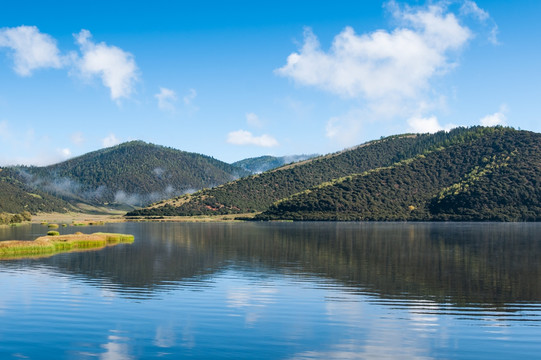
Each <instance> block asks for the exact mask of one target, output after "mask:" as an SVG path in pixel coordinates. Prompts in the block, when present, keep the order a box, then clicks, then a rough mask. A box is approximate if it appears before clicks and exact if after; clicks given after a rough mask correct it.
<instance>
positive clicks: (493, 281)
mask: <svg viewBox="0 0 541 360" xmlns="http://www.w3.org/2000/svg"><path fill="white" fill-rule="evenodd" d="M132 229H133V230H134V232H133V233H134V234H135V235H136V243H135V244H133V245H127V246H119V247H115V248H111V249H105V250H103V251H100V252H95V253H84V254H66V255H60V256H55V257H52V258H50V259H46V260H43V262H44V263H47V264H49V265H52V266H54V267H56V268H59V269H60V270H61V271H63V272H69V273H75V274H78V275H83V276H85V277H88V278H90V279H91V280H99V279H102V280H106V281H108V282H112V283H113V284H116V285H118V286H120V287H122V288H125V290H129V289H132V290H137V289H147V290H152V289H155V288H156V287H161V286H162V285H170V284H171V282H175V283H177V284H182V283H190V282H194V281H199V280H202V279H209V278H211V277H212V275H213V274H215V273H216V272H219V271H222V270H223V269H226V268H228V267H231V266H235V269H238V270H241V271H246V272H252V273H254V274H257V275H266V274H268V273H284V274H291V275H295V276H300V277H302V276H305V275H307V276H311V277H313V276H318V277H322V278H327V279H330V280H331V281H338V282H341V283H343V284H345V285H347V286H349V287H352V288H359V290H360V291H365V292H372V293H376V294H379V295H381V296H383V297H397V296H404V297H406V298H411V297H420V298H430V299H433V300H436V301H449V302H454V303H458V304H465V303H468V304H476V303H477V304H504V303H510V302H519V301H520V302H528V301H530V302H539V301H541V287H540V286H539V284H540V283H541V262H539V261H538V259H539V256H540V255H541V241H537V240H535V239H536V233H537V232H538V230H539V226H538V225H536V224H456V223H454V224H422V223H420V224H415V223H414V224H411V223H400V224H398V223H385V224H383V223H379V224H378V223H299V224H297V223H294V224H277V223H263V224H253V223H249V224H162V223H155V224H132V227H131V228H130V230H132Z"/></svg>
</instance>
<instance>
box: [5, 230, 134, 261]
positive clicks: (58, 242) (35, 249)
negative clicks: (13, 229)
mask: <svg viewBox="0 0 541 360" xmlns="http://www.w3.org/2000/svg"><path fill="white" fill-rule="evenodd" d="M133 241H134V237H133V235H126V234H113V233H94V234H82V233H77V234H73V235H52V236H42V237H39V238H37V239H36V240H34V241H20V240H8V241H0V259H13V258H23V257H34V256H42V255H54V254H57V253H60V252H66V251H80V250H89V249H101V248H103V247H105V246H109V245H115V244H119V243H132V242H133Z"/></svg>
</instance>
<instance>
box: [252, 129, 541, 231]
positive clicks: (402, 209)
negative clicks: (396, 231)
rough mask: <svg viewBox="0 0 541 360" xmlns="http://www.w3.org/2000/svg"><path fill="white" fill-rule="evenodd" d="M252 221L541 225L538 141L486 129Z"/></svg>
mask: <svg viewBox="0 0 541 360" xmlns="http://www.w3.org/2000/svg"><path fill="white" fill-rule="evenodd" d="M256 218H257V219H260V220H274V219H292V220H377V221H402V220H462V221H467V220H482V221H484V220H492V221H541V135H540V134H536V133H531V132H525V131H520V132H518V131H512V130H509V129H494V130H493V131H492V132H491V133H487V134H485V135H484V136H483V137H480V138H477V139H474V140H471V141H466V142H464V143H461V144H457V145H451V146H447V147H444V148H442V149H437V150H434V151H431V152H429V153H427V154H425V155H419V156H417V157H415V158H412V159H409V160H406V161H403V162H400V163H397V164H394V165H393V166H390V167H385V168H379V169H374V170H372V171H369V172H366V173H363V174H359V175H353V176H349V177H347V178H344V179H340V180H337V181H335V182H333V183H331V184H327V185H324V186H320V187H315V188H312V189H310V190H308V191H305V192H303V193H300V194H298V195H295V196H293V197H291V198H289V199H286V200H283V201H281V202H278V203H276V204H274V205H272V206H271V207H270V208H269V209H268V210H267V211H265V212H263V213H262V214H260V215H258V216H257V217H256Z"/></svg>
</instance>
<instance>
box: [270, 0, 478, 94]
mask: <svg viewBox="0 0 541 360" xmlns="http://www.w3.org/2000/svg"><path fill="white" fill-rule="evenodd" d="M393 15H394V16H395V17H396V18H397V19H398V20H399V21H400V22H401V23H402V24H403V27H401V28H397V29H395V30H394V31H392V32H388V31H385V30H378V31H375V32H372V33H369V34H362V35H357V34H355V32H354V30H353V28H351V27H346V28H345V29H344V30H343V31H342V32H341V33H340V34H338V35H337V36H336V37H335V38H334V40H333V43H332V46H331V48H330V50H329V51H328V52H325V51H324V50H322V49H321V46H320V44H319V41H318V39H317V38H316V36H315V35H314V34H313V33H312V31H311V30H310V29H306V30H305V34H304V45H303V46H302V48H301V49H300V50H299V52H295V53H292V54H291V55H289V57H288V58H287V64H286V65H285V66H283V67H282V68H279V69H277V70H276V73H277V74H279V75H281V76H285V77H289V78H292V79H293V80H295V81H296V82H297V83H299V84H302V85H309V86H315V87H318V88H322V89H324V90H327V91H330V92H332V93H336V94H339V95H343V96H347V97H363V98H366V99H378V98H382V97H387V96H399V97H404V98H409V97H415V96H417V95H418V94H419V92H420V91H421V90H423V89H425V88H426V87H427V86H428V82H429V80H430V79H431V78H432V77H433V76H435V75H436V74H439V73H442V72H445V71H446V70H447V69H448V68H449V67H451V66H452V64H451V62H450V61H449V59H448V54H449V53H450V52H451V51H453V50H459V49H460V48H462V47H463V46H464V45H465V44H466V43H467V41H468V40H469V39H470V38H471V32H470V30H469V29H468V28H467V27H465V26H462V25H460V24H459V22H458V20H457V18H456V17H455V15H454V14H452V13H445V9H444V8H443V7H442V6H437V5H431V6H429V7H428V8H427V9H425V10H422V9H419V10H417V11H413V10H410V9H406V10H404V11H402V10H400V9H395V11H394V12H393Z"/></svg>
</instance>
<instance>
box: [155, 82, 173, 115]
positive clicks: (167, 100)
mask: <svg viewBox="0 0 541 360" xmlns="http://www.w3.org/2000/svg"><path fill="white" fill-rule="evenodd" d="M154 97H155V98H156V99H158V108H159V109H160V110H163V111H171V112H174V111H175V104H174V103H175V102H176V101H177V94H176V93H175V92H174V91H173V90H171V89H167V88H163V87H161V88H160V92H159V93H158V94H156V95H154Z"/></svg>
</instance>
